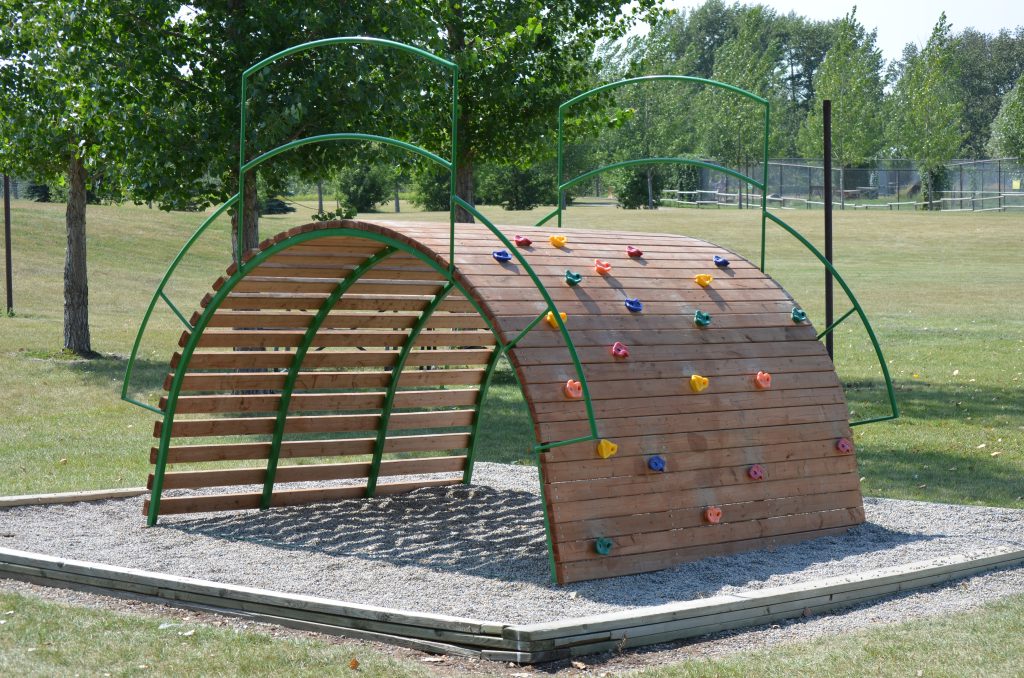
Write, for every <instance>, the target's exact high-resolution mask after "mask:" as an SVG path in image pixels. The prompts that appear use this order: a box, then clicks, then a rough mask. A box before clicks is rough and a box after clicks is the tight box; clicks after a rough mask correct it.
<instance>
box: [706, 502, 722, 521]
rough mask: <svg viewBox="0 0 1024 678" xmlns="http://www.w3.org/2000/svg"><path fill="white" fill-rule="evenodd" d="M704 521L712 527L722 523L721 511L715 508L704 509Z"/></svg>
mask: <svg viewBox="0 0 1024 678" xmlns="http://www.w3.org/2000/svg"><path fill="white" fill-rule="evenodd" d="M704 520H706V521H708V522H709V523H711V524H712V525H717V524H718V523H720V522H721V521H722V509H720V508H718V507H717V506H709V507H707V508H706V509H704Z"/></svg>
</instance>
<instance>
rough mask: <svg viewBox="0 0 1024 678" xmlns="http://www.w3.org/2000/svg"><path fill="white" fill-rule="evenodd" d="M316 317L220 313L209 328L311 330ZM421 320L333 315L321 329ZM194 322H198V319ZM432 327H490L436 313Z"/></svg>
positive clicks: (464, 316)
mask: <svg viewBox="0 0 1024 678" xmlns="http://www.w3.org/2000/svg"><path fill="white" fill-rule="evenodd" d="M313 316H314V314H313V313H302V312H299V311H291V312H288V311H283V312H280V313H274V312H272V311H228V310H223V311H217V312H216V313H214V314H213V317H212V318H211V319H210V323H209V327H232V328H239V329H242V328H283V327H301V328H303V329H305V328H306V327H309V323H310V321H312V320H313ZM419 319H420V314H419V313H411V312H408V311H405V312H373V311H365V312H362V313H355V312H353V313H342V312H338V313H329V314H327V317H326V318H325V320H324V322H323V324H322V325H321V327H323V328H324V329H343V328H362V327H367V328H381V329H392V328H394V329H404V328H410V327H412V326H413V325H415V324H416V323H417V321H418V320H419ZM193 322H198V318H196V319H195V320H194V321H193ZM428 327H430V328H436V327H445V328H463V329H486V328H487V323H486V321H484V319H483V318H481V317H480V316H479V315H477V314H476V313H435V314H434V315H432V316H431V317H430V321H429V323H428Z"/></svg>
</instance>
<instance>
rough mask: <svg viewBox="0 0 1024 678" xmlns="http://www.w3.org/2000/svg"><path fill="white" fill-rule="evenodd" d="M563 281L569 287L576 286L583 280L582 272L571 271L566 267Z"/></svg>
mask: <svg viewBox="0 0 1024 678" xmlns="http://www.w3.org/2000/svg"><path fill="white" fill-rule="evenodd" d="M565 282H566V284H568V285H569V287H576V285H579V284H580V283H581V282H583V274H582V273H573V272H572V271H570V270H568V269H566V271H565Z"/></svg>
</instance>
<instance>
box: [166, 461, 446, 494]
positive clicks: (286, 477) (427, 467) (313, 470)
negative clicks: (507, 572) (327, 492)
mask: <svg viewBox="0 0 1024 678" xmlns="http://www.w3.org/2000/svg"><path fill="white" fill-rule="evenodd" d="M370 466H371V465H370V463H369V462H355V463H347V464H302V465H292V466H279V467H278V468H277V473H276V475H275V476H274V483H275V488H276V487H279V484H280V483H299V482H314V481H324V480H345V479H351V478H366V477H367V476H368V474H369V472H370ZM465 466H466V457H465V456H461V455H460V456H454V457H433V458H427V459H386V460H384V461H382V462H381V464H380V475H381V476H397V475H415V474H420V473H446V472H454V471H462V470H463V469H464V468H465ZM266 472H267V471H266V468H243V469H217V470H213V471H172V472H168V473H166V474H164V489H167V490H180V489H194V488H198V487H224V486H228V485H261V484H263V482H264V480H265V479H266ZM146 487H147V488H148V489H152V487H153V476H152V474H150V476H149V482H148V484H147V485H146Z"/></svg>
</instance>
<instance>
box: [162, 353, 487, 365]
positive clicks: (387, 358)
mask: <svg viewBox="0 0 1024 678" xmlns="http://www.w3.org/2000/svg"><path fill="white" fill-rule="evenodd" d="M398 355H399V351H397V350H396V351H312V352H309V353H307V354H306V357H305V359H304V360H303V361H302V367H303V369H313V368H344V367H391V366H392V365H394V364H395V361H396V360H397V359H398ZM491 355H492V351H490V350H487V349H482V350H472V349H467V350H439V351H423V350H415V351H411V352H410V353H409V356H408V358H407V359H406V363H405V364H406V365H407V366H409V367H418V366H421V365H486V364H487V362H488V361H489V360H490V358H491ZM294 360H295V352H294V351H287V350H285V351H247V352H237V351H233V352H222V353H204V352H197V353H194V354H193V355H192V359H191V360H190V361H189V368H190V369H194V370H209V369H228V368H234V369H271V368H276V369H282V368H288V367H291V365H292V363H293V362H294ZM171 366H172V367H176V366H177V363H176V362H175V361H174V360H173V359H172V360H171Z"/></svg>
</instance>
